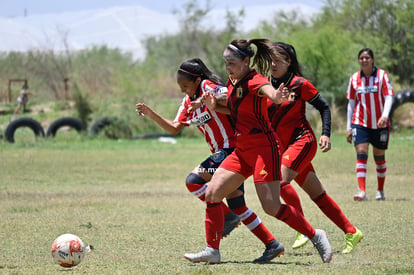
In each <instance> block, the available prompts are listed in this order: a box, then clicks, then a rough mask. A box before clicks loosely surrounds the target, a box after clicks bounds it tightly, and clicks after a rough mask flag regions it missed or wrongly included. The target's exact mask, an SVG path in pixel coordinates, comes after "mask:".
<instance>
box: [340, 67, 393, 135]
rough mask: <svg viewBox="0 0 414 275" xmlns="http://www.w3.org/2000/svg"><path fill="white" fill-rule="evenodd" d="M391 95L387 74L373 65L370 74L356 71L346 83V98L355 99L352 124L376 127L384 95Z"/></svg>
mask: <svg viewBox="0 0 414 275" xmlns="http://www.w3.org/2000/svg"><path fill="white" fill-rule="evenodd" d="M388 95H390V96H393V95H394V91H393V89H392V86H391V81H390V79H389V77H388V74H387V73H386V72H385V71H384V70H382V69H379V68H376V67H374V70H373V72H372V74H371V75H370V76H365V75H364V73H363V72H362V70H361V71H358V72H356V73H354V74H353V75H352V76H351V78H350V80H349V84H348V89H347V92H346V98H347V99H352V100H355V108H354V112H353V115H352V124H356V125H360V126H363V127H367V128H370V129H377V128H378V127H377V122H378V120H379V118H380V117H381V114H382V112H383V110H384V103H385V96H388Z"/></svg>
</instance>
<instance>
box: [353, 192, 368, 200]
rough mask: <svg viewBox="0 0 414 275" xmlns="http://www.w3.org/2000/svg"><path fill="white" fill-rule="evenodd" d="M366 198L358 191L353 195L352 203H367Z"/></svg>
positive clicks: (363, 193)
mask: <svg viewBox="0 0 414 275" xmlns="http://www.w3.org/2000/svg"><path fill="white" fill-rule="evenodd" d="M367 200H368V197H367V194H365V192H364V191H359V192H358V193H356V194H355V195H354V201H367Z"/></svg>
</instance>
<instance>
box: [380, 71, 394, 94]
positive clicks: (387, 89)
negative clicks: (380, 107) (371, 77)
mask: <svg viewBox="0 0 414 275" xmlns="http://www.w3.org/2000/svg"><path fill="white" fill-rule="evenodd" d="M383 78H384V79H383V82H382V90H383V92H384V96H387V95H391V96H392V95H394V90H393V88H392V85H391V80H390V78H389V77H388V74H387V73H386V72H385V71H384V76H383Z"/></svg>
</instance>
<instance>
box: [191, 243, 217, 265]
mask: <svg viewBox="0 0 414 275" xmlns="http://www.w3.org/2000/svg"><path fill="white" fill-rule="evenodd" d="M184 258H186V259H187V260H189V261H190V262H193V263H200V262H206V263H208V264H219V263H220V251H219V250H218V249H214V248H212V247H209V246H206V248H204V249H203V250H202V251H201V252H198V253H186V254H184Z"/></svg>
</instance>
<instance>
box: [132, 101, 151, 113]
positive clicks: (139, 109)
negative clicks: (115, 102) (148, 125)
mask: <svg viewBox="0 0 414 275" xmlns="http://www.w3.org/2000/svg"><path fill="white" fill-rule="evenodd" d="M135 108H136V109H135V112H137V114H138V115H140V116H148V115H149V113H150V112H152V109H151V108H150V107H148V106H147V105H145V103H137V104H136V105H135Z"/></svg>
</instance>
